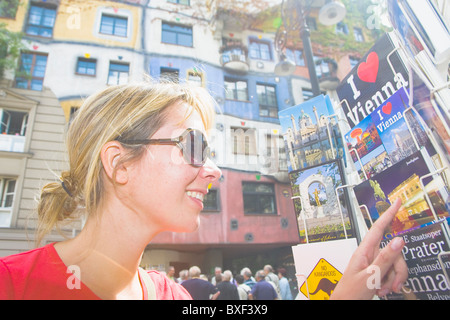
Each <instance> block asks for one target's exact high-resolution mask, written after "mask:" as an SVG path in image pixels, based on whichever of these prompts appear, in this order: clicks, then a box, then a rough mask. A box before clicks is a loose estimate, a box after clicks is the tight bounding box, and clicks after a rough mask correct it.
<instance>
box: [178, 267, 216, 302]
mask: <svg viewBox="0 0 450 320" xmlns="http://www.w3.org/2000/svg"><path fill="white" fill-rule="evenodd" d="M200 275H201V270H200V268H199V267H197V266H192V267H191V268H189V279H188V280H186V281H184V282H183V283H182V284H181V285H182V286H183V287H184V288H186V290H187V291H188V292H189V293H190V295H191V297H192V299H194V300H210V299H211V300H216V299H217V297H218V296H219V294H220V292H219V290H218V289H217V287H216V286H214V285H212V283H210V282H208V281H206V280H203V279H200Z"/></svg>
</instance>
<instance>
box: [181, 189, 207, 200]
mask: <svg viewBox="0 0 450 320" xmlns="http://www.w3.org/2000/svg"><path fill="white" fill-rule="evenodd" d="M186 194H187V196H188V197H191V198H194V199H197V200H200V201H201V202H203V198H204V196H205V195H204V194H203V193H201V192H196V191H187V192H186Z"/></svg>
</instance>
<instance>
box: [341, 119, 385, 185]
mask: <svg viewBox="0 0 450 320" xmlns="http://www.w3.org/2000/svg"><path fill="white" fill-rule="evenodd" d="M344 139H345V142H346V143H347V148H348V150H349V152H350V156H351V157H352V159H353V162H354V163H355V166H356V169H357V170H358V172H359V174H360V176H361V178H363V179H364V178H365V177H364V175H363V172H362V169H361V164H362V166H363V167H364V170H365V172H366V174H367V175H368V176H369V177H370V176H371V175H373V174H375V173H376V172H380V171H382V170H384V169H386V168H387V167H389V166H390V164H391V163H390V160H389V158H388V157H387V152H386V149H385V147H384V145H383V144H382V142H381V137H380V134H379V132H378V130H377V128H376V126H375V124H374V123H373V121H372V117H370V115H369V116H367V117H365V118H364V119H363V120H362V121H361V122H359V123H358V124H357V125H356V126H355V127H353V128H352V130H351V131H349V132H348V133H346V134H345V136H344Z"/></svg>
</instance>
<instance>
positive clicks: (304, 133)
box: [278, 95, 343, 172]
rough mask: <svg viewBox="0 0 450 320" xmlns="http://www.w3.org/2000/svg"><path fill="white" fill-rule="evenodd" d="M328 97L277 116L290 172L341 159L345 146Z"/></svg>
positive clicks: (303, 104) (316, 99) (318, 98)
mask: <svg viewBox="0 0 450 320" xmlns="http://www.w3.org/2000/svg"><path fill="white" fill-rule="evenodd" d="M333 114H334V111H333V107H332V104H331V101H330V98H329V97H328V96H324V95H320V96H317V97H314V98H312V99H310V100H308V101H306V102H304V103H302V104H299V105H296V106H294V107H290V108H287V109H285V110H282V111H280V112H279V113H278V116H279V119H280V124H281V127H282V132H283V139H284V142H285V148H286V154H287V163H288V171H289V172H291V171H294V170H299V169H303V168H307V167H311V166H315V165H318V164H321V163H325V162H327V161H330V160H333V159H336V158H339V157H342V155H343V145H342V139H341V134H340V131H339V127H338V124H337V119H336V117H334V116H332V115H333Z"/></svg>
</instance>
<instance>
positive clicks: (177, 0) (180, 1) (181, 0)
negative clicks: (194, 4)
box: [167, 0, 190, 6]
mask: <svg viewBox="0 0 450 320" xmlns="http://www.w3.org/2000/svg"><path fill="white" fill-rule="evenodd" d="M167 2H171V3H176V4H184V5H186V6H188V5H190V3H189V0H167Z"/></svg>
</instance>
